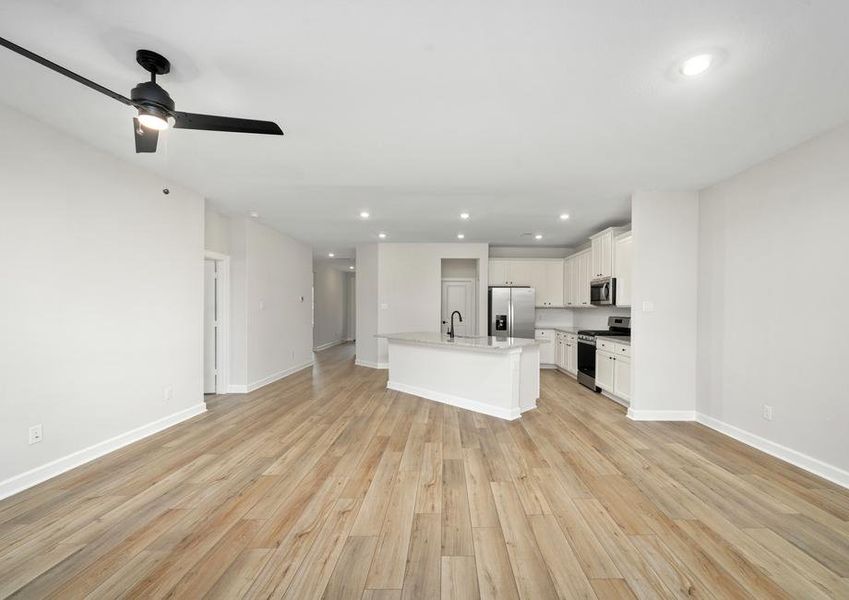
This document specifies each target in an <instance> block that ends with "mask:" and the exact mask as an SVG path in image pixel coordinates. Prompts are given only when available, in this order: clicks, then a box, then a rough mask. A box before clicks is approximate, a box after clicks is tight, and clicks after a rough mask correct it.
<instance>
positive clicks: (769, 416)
mask: <svg viewBox="0 0 849 600" xmlns="http://www.w3.org/2000/svg"><path fill="white" fill-rule="evenodd" d="M764 419H766V420H767V421H772V407H771V406H770V405H769V404H764Z"/></svg>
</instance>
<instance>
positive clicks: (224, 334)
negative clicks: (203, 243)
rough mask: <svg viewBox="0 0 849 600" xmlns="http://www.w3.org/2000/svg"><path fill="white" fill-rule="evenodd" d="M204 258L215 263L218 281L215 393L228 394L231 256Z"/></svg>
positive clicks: (216, 254)
mask: <svg viewBox="0 0 849 600" xmlns="http://www.w3.org/2000/svg"><path fill="white" fill-rule="evenodd" d="M203 258H204V260H212V261H214V262H215V272H216V279H217V280H218V285H217V286H216V298H215V305H216V308H217V312H218V340H217V344H216V347H215V356H216V359H217V362H218V369H217V375H218V376H217V377H216V378H215V393H216V394H226V393H227V391H228V390H227V387H228V386H229V385H230V256H229V255H227V254H221V253H220V252H213V251H212V250H205V251H204V253H203Z"/></svg>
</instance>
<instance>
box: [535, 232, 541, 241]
mask: <svg viewBox="0 0 849 600" xmlns="http://www.w3.org/2000/svg"><path fill="white" fill-rule="evenodd" d="M534 239H535V240H541V239H542V234H541V233H538V234H536V235H535V236H534Z"/></svg>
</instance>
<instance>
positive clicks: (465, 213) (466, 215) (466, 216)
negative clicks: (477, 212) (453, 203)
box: [460, 212, 471, 220]
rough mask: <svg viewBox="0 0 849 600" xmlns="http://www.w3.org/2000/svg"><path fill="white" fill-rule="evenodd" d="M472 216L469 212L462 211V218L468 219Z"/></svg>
mask: <svg viewBox="0 0 849 600" xmlns="http://www.w3.org/2000/svg"><path fill="white" fill-rule="evenodd" d="M470 216H471V215H470V214H469V213H467V212H461V213H460V218H461V219H463V220H465V219H468V218H469V217H470Z"/></svg>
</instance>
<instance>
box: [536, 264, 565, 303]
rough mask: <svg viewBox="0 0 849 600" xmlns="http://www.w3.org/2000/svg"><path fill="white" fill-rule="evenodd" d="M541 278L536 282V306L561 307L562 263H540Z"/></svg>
mask: <svg viewBox="0 0 849 600" xmlns="http://www.w3.org/2000/svg"><path fill="white" fill-rule="evenodd" d="M541 266H542V276H541V278H540V279H539V280H538V281H537V286H536V288H537V306H543V307H554V306H563V261H562V260H556V259H555V260H547V261H544V262H543V263H542V265H541Z"/></svg>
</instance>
